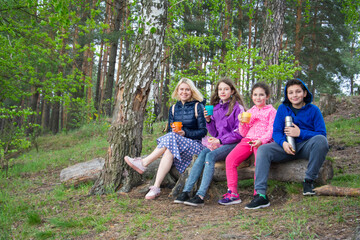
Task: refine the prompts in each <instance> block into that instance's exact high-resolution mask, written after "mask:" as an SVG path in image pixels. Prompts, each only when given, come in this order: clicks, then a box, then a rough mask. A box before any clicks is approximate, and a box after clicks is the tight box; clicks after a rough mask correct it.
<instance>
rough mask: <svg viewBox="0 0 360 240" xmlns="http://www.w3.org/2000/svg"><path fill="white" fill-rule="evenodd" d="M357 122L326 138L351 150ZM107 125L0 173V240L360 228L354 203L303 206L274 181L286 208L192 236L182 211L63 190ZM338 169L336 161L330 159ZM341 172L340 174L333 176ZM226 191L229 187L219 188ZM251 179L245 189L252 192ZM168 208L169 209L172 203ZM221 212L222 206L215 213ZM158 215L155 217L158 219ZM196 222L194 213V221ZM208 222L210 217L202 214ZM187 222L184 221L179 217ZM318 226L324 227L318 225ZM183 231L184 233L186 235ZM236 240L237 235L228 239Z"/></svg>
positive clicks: (322, 200) (42, 143)
mask: <svg viewBox="0 0 360 240" xmlns="http://www.w3.org/2000/svg"><path fill="white" fill-rule="evenodd" d="M164 125H165V123H164V122H161V123H156V124H155V125H154V132H153V134H146V132H145V131H144V135H143V150H142V155H146V154H149V153H150V152H151V151H152V150H153V149H154V148H155V147H156V138H158V137H160V136H162V135H163V134H164V133H163V132H162V130H163V126H164ZM359 126H360V124H359V118H355V119H350V120H345V119H338V120H335V121H334V122H332V123H327V130H328V135H329V136H330V137H332V138H335V139H336V141H337V142H339V143H341V144H344V145H345V146H354V145H358V144H359V142H360V134H359V131H360V129H359ZM108 127H109V125H108V124H107V123H94V124H89V125H86V126H83V127H82V128H81V129H79V130H76V131H70V132H67V133H61V134H58V135H56V136H53V135H47V136H43V137H40V138H39V140H38V143H39V152H36V150H35V149H33V150H31V151H29V152H27V153H24V154H23V155H21V156H19V157H18V158H16V159H15V160H14V161H13V162H12V164H13V165H12V166H11V167H10V168H9V172H8V177H5V174H4V172H3V171H0V240H2V239H74V238H75V239H76V238H82V239H86V238H94V237H95V238H98V239H101V237H100V235H99V234H103V233H105V232H108V231H114V232H116V233H117V235H116V238H117V239H132V238H140V239H146V238H148V239H150V238H151V239H157V238H162V239H184V236H188V235H186V232H187V231H191V232H193V233H194V236H195V237H194V238H196V231H208V232H209V234H212V235H211V236H212V237H214V238H222V236H228V234H229V233H232V234H233V235H234V236H241V235H242V234H243V233H246V234H245V235H246V236H252V239H264V238H266V237H267V236H269V237H271V238H272V239H276V238H278V239H317V238H322V236H321V235H319V231H320V232H321V231H322V230H323V229H322V228H324V229H325V231H326V229H329V231H330V229H331V227H334V226H335V225H342V224H343V225H345V224H348V223H349V222H351V221H352V222H351V223H356V224H359V219H360V216H359V215H360V213H359V209H360V199H359V198H351V197H314V198H300V199H299V198H298V197H297V196H299V195H300V194H301V191H302V186H301V184H299V183H284V182H278V181H269V194H274V195H275V194H278V193H283V194H284V195H285V196H286V199H284V201H286V204H285V205H281V207H276V208H273V209H271V208H269V209H265V210H263V211H261V212H260V214H257V213H256V212H255V213H254V212H252V211H250V212H249V211H244V210H243V209H242V208H237V207H234V208H233V209H232V210H231V211H229V212H235V213H236V214H231V215H230V216H229V218H228V219H227V220H226V221H210V220H207V219H206V220H205V221H202V222H197V223H196V224H197V226H196V227H195V228H194V226H193V225H194V222H193V219H192V217H188V216H183V215H182V211H181V210H175V211H172V210H171V208H172V207H171V205H169V209H167V210H166V211H164V212H162V213H161V214H159V211H158V209H156V205H154V204H153V203H149V202H146V201H145V200H143V199H133V198H129V197H127V196H123V195H120V194H118V193H113V194H109V195H106V196H87V194H88V193H89V190H90V189H91V187H92V184H91V183H89V184H81V185H80V186H78V187H76V188H75V187H65V186H64V185H61V184H59V182H60V180H59V173H60V170H61V169H63V168H65V167H68V166H70V165H74V164H76V163H78V162H84V161H88V160H91V159H93V158H96V157H104V156H105V154H106V151H107V148H108V142H107V141H106V138H107V129H108ZM330 160H331V161H332V162H333V163H335V161H336V159H330ZM335 170H336V169H335ZM218 184H224V187H225V183H218ZM253 184H254V181H253V179H249V180H242V181H239V187H240V188H241V189H247V190H249V191H250V192H251V190H252V188H253ZM331 184H332V185H335V186H342V187H354V188H355V187H356V188H360V174H359V173H356V174H346V169H345V170H344V169H343V170H336V171H335V176H334V178H333V179H332V180H331ZM169 204H171V203H170V201H169ZM216 207H217V206H216ZM155 212H157V213H155ZM194 214H195V213H194ZM204 214H211V212H209V213H204ZM180 216H181V217H180ZM319 218H320V219H321V221H324V223H323V224H320V223H319ZM183 229H186V231H185V232H184V231H183ZM229 236H231V234H230V235H229Z"/></svg>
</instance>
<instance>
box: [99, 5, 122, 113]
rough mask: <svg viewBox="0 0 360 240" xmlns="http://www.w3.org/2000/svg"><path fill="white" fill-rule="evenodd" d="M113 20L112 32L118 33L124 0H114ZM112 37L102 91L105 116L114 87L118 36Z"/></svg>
mask: <svg viewBox="0 0 360 240" xmlns="http://www.w3.org/2000/svg"><path fill="white" fill-rule="evenodd" d="M114 5H115V13H116V15H115V22H114V28H113V29H112V31H113V33H118V32H119V30H120V24H121V17H122V14H121V13H122V8H123V6H124V5H125V4H124V0H115V2H114ZM113 38H114V39H112V40H111V42H110V43H111V47H110V53H109V69H108V72H107V75H106V85H105V93H104V99H105V100H107V101H106V102H105V106H104V110H105V114H106V115H107V116H111V113H112V109H111V107H112V104H113V102H112V101H111V98H112V94H113V89H114V80H115V78H114V74H115V65H116V55H117V46H118V42H119V37H115V36H114V37H113Z"/></svg>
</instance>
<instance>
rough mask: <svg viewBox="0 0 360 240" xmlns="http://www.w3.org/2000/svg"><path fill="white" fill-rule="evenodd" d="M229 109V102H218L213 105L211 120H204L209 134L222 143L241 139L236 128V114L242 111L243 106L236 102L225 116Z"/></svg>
mask: <svg viewBox="0 0 360 240" xmlns="http://www.w3.org/2000/svg"><path fill="white" fill-rule="evenodd" d="M228 110H229V102H227V103H225V104H223V103H222V101H221V100H220V103H218V104H217V105H215V106H214V112H213V115H212V116H211V121H210V122H209V123H208V122H206V128H207V129H208V131H209V133H210V134H211V136H213V137H215V138H217V139H220V141H221V143H222V144H231V143H238V142H240V140H241V139H242V136H241V135H240V134H239V132H238V130H237V128H238V126H239V120H238V115H239V114H240V113H242V112H244V107H243V106H241V105H240V104H239V103H236V104H235V106H234V109H233V111H232V113H230V115H229V116H226V113H227V112H228Z"/></svg>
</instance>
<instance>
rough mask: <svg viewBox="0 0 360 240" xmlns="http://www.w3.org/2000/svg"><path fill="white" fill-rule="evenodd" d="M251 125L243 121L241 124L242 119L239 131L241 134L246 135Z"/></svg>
mask: <svg viewBox="0 0 360 240" xmlns="http://www.w3.org/2000/svg"><path fill="white" fill-rule="evenodd" d="M249 129H250V126H249V124H247V123H243V124H242V125H241V123H240V121H239V133H240V135H241V136H243V137H245V136H246V134H247V133H248V132H249Z"/></svg>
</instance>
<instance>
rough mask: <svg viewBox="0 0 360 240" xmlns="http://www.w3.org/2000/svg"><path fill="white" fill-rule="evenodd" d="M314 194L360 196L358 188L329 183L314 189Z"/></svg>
mask: <svg viewBox="0 0 360 240" xmlns="http://www.w3.org/2000/svg"><path fill="white" fill-rule="evenodd" d="M314 191H315V192H316V195H324V196H349V197H358V196H360V188H348V187H336V186H331V185H324V186H321V187H317V188H315V189H314Z"/></svg>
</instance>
